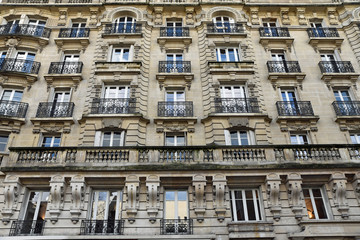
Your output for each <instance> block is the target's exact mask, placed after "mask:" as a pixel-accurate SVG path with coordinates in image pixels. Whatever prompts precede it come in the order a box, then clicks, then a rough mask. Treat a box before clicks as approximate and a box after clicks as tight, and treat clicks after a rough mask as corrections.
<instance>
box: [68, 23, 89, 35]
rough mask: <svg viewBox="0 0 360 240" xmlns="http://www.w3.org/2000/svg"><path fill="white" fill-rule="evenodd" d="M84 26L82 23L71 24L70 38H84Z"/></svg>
mask: <svg viewBox="0 0 360 240" xmlns="http://www.w3.org/2000/svg"><path fill="white" fill-rule="evenodd" d="M85 26H86V23H84V22H78V23H72V25H71V34H70V37H85Z"/></svg>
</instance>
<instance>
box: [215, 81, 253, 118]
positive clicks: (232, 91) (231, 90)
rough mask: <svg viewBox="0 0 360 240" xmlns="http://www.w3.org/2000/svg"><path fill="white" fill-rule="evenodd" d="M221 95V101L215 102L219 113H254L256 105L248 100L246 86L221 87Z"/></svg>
mask: <svg viewBox="0 0 360 240" xmlns="http://www.w3.org/2000/svg"><path fill="white" fill-rule="evenodd" d="M220 94H221V101H219V102H217V100H215V104H217V105H216V108H218V109H217V110H216V111H217V112H223V113H245V112H252V111H253V106H254V105H253V104H252V101H251V99H247V96H246V87H245V86H220ZM254 110H255V109H254Z"/></svg>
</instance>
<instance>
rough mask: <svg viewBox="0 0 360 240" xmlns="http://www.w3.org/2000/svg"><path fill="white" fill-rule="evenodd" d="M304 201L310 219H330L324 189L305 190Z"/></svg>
mask: <svg viewBox="0 0 360 240" xmlns="http://www.w3.org/2000/svg"><path fill="white" fill-rule="evenodd" d="M303 193H304V200H305V204H306V210H307V213H308V217H309V219H328V218H329V215H328V213H327V209H326V208H327V206H326V204H325V199H324V194H323V189H322V188H303Z"/></svg>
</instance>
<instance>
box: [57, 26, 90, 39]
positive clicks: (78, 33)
mask: <svg viewBox="0 0 360 240" xmlns="http://www.w3.org/2000/svg"><path fill="white" fill-rule="evenodd" d="M89 34H90V28H60V32H59V38H87V37H89Z"/></svg>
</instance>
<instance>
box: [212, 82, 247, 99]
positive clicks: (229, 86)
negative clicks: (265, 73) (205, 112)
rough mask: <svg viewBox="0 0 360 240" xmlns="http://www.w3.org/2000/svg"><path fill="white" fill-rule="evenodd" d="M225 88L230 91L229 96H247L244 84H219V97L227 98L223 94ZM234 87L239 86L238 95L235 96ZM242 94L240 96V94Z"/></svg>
mask: <svg viewBox="0 0 360 240" xmlns="http://www.w3.org/2000/svg"><path fill="white" fill-rule="evenodd" d="M225 88H230V90H229V92H231V98H248V94H247V86H246V85H226V84H224V85H220V88H219V89H220V96H221V98H229V97H227V96H226V94H225V90H226V89H225ZM235 88H239V90H240V96H237V93H236V92H235ZM241 95H242V96H241Z"/></svg>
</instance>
